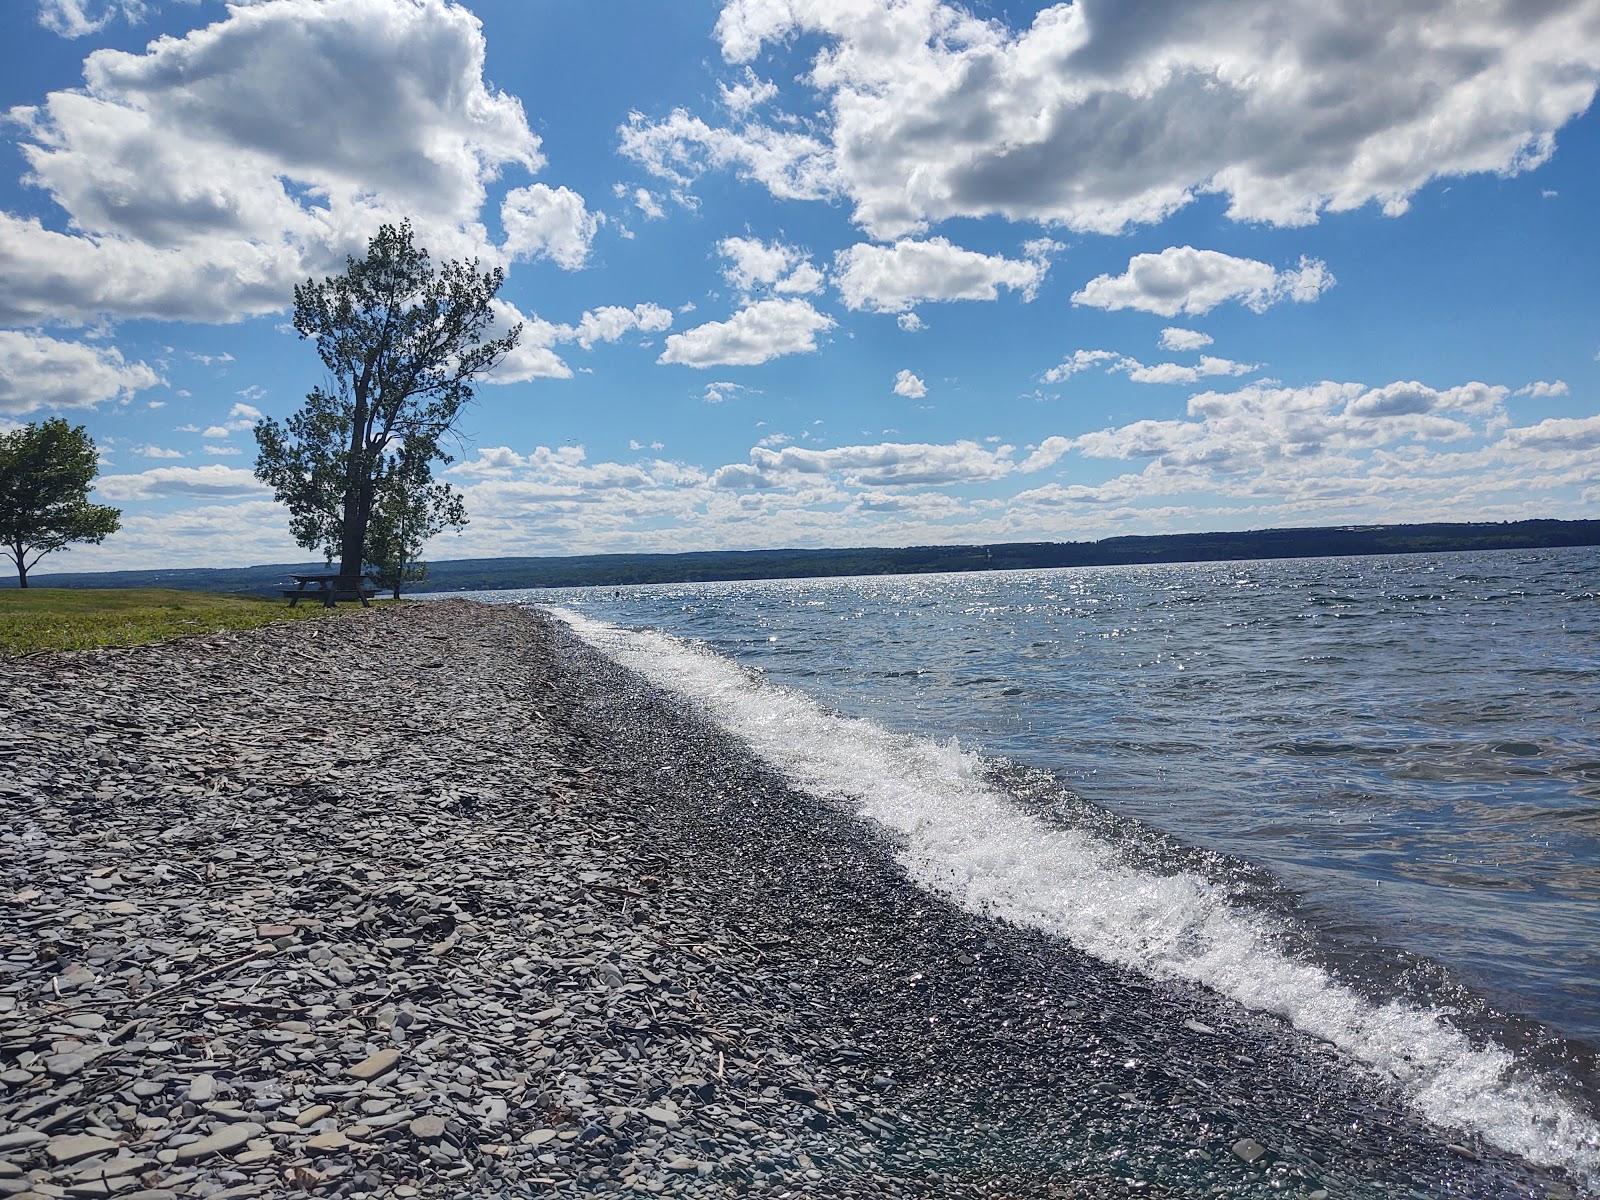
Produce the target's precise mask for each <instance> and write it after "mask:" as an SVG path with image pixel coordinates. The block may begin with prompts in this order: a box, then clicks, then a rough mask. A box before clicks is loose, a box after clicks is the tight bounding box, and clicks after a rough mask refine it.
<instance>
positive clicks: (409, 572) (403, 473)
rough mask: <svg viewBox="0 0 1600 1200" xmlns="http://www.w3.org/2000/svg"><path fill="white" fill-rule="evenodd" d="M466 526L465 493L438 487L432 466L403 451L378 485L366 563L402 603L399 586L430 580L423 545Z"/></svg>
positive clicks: (450, 488) (446, 484) (445, 485)
mask: <svg viewBox="0 0 1600 1200" xmlns="http://www.w3.org/2000/svg"><path fill="white" fill-rule="evenodd" d="M466 523H467V509H466V505H465V504H464V503H463V501H462V498H461V493H460V492H458V491H456V490H455V489H454V488H452V487H451V486H450V485H449V484H448V483H434V482H433V479H432V476H431V474H430V472H429V470H428V463H427V462H426V461H425V460H423V461H419V460H418V459H417V458H416V457H415V456H411V455H408V454H407V453H405V451H402V452H401V453H400V454H399V455H398V456H397V457H396V458H395V459H394V460H393V462H392V463H391V464H390V467H389V470H388V471H387V472H386V473H385V475H384V477H383V480H382V481H381V482H380V483H379V485H378V489H377V496H376V499H375V500H374V502H373V506H372V520H371V522H370V523H369V524H368V525H367V561H368V562H369V563H371V564H372V565H373V567H374V568H376V574H377V579H378V583H379V585H380V586H382V587H386V588H389V589H391V591H392V592H393V594H394V598H395V599H396V600H398V599H400V585H401V584H402V583H407V582H415V581H417V580H422V579H426V578H427V577H428V568H427V565H426V564H425V563H422V562H419V561H418V557H419V556H420V555H421V553H422V547H423V546H424V545H425V544H426V543H427V541H428V539H429V538H431V537H433V536H434V535H435V534H439V533H443V532H444V531H445V530H446V529H460V528H461V527H462V526H464V525H465V524H466Z"/></svg>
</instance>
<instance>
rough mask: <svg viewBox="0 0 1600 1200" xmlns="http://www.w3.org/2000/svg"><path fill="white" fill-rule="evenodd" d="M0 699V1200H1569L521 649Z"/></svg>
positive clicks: (504, 626)
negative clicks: (974, 902) (958, 900)
mask: <svg viewBox="0 0 1600 1200" xmlns="http://www.w3.org/2000/svg"><path fill="white" fill-rule="evenodd" d="M0 678H3V681H4V687H3V688H0V764H3V766H0V1197H6V1196H21V1197H29V1198H32V1197H69V1196H70V1197H100V1196H118V1197H124V1198H128V1200H167V1198H176V1197H257V1196H263V1197H265V1196H292V1195H318V1196H350V1197H384V1196H400V1197H412V1196H428V1197H433V1196H438V1197H486V1196H553V1197H554V1196H591V1195H611V1194H616V1195H628V1194H644V1195H671V1196H679V1195H682V1196H707V1197H711V1196H740V1195H751V1194H762V1195H772V1196H822V1197H835V1196H838V1197H854V1196H991V1197H1019V1198H1020V1197H1118V1196H1172V1197H1177V1196H1185V1197H1187V1196H1216V1197H1223V1196H1228V1197H1231V1196H1299V1197H1305V1198H1306V1200H1325V1198H1326V1197H1366V1196H1371V1197H1389V1196H1430V1197H1431V1196H1459V1197H1502V1196H1504V1197H1528V1198H1530V1200H1567V1198H1570V1197H1576V1196H1578V1195H1580V1194H1583V1193H1581V1192H1580V1191H1579V1185H1578V1181H1575V1180H1572V1179H1568V1178H1566V1177H1565V1176H1563V1175H1561V1174H1560V1173H1559V1172H1553V1171H1550V1170H1546V1169H1542V1168H1538V1167H1535V1166H1532V1165H1530V1164H1527V1163H1524V1162H1522V1161H1521V1160H1518V1159H1516V1158H1514V1157H1511V1156H1509V1155H1506V1154H1504V1153H1502V1152H1499V1151H1497V1150H1495V1149H1493V1148H1492V1147H1488V1146H1485V1145H1483V1144H1482V1143H1480V1142H1478V1141H1476V1140H1474V1139H1472V1138H1470V1137H1467V1136H1466V1135H1463V1134H1458V1133H1452V1132H1451V1131H1448V1130H1442V1129H1436V1128H1433V1127H1431V1126H1428V1125H1426V1124H1425V1123H1423V1122H1422V1121H1420V1120H1419V1119H1418V1118H1416V1117H1414V1116H1412V1115H1411V1114H1409V1113H1408V1112H1407V1111H1406V1110H1405V1108H1404V1107H1403V1106H1402V1105H1401V1104H1400V1102H1399V1100H1398V1098H1397V1097H1396V1096H1395V1095H1394V1094H1393V1093H1392V1092H1391V1091H1390V1090H1389V1089H1388V1088H1387V1087H1386V1085H1384V1084H1383V1083H1382V1082H1381V1081H1378V1080H1376V1079H1373V1078H1370V1077H1367V1076H1365V1075H1363V1074H1361V1073H1360V1072H1357V1071H1354V1070H1352V1069H1351V1068H1350V1067H1349V1066H1348V1064H1347V1063H1345V1062H1343V1061H1342V1060H1341V1058H1340V1056H1339V1055H1338V1053H1337V1052H1336V1051H1335V1050H1334V1049H1333V1048H1332V1047H1329V1046H1326V1045H1323V1044H1319V1043H1316V1042H1314V1041H1312V1040H1310V1039H1307V1038H1306V1037H1304V1036H1301V1035H1297V1034H1295V1033H1294V1031H1293V1030H1290V1029H1288V1028H1287V1027H1286V1026H1284V1025H1282V1024H1281V1023H1280V1022H1277V1021H1275V1020H1273V1019H1271V1018H1268V1017H1265V1016H1262V1015H1259V1014H1252V1013H1250V1012H1247V1011H1245V1010H1243V1009H1241V1008H1239V1007H1238V1006H1236V1005H1232V1004H1229V1003H1226V1002H1224V1001H1222V1000H1220V999H1218V998H1217V997H1215V996H1214V995H1212V994H1210V993H1208V992H1207V991H1205V990H1204V989H1202V988H1199V987H1197V986H1189V985H1177V984H1162V983H1157V982H1152V981H1150V980H1148V979H1145V978H1142V977H1139V976H1136V975H1134V974H1132V973H1131V972H1128V971H1126V970H1122V969H1119V968H1115V967H1112V966H1109V965H1106V964H1104V963H1100V962H1098V961H1096V960H1094V959H1092V958H1090V957H1088V956H1085V955H1083V954H1081V953H1079V952H1077V951H1075V950H1073V949H1072V948H1071V947H1070V946H1068V945H1066V944H1064V943H1062V942H1060V941H1058V940H1055V939H1052V938H1050V937H1048V936H1047V935H1045V934H1042V933H1039V932H1037V931H1029V930H1024V929H1019V928H1015V927H1012V926H1009V925H1006V924H1004V923H1001V922H998V921H994V920H990V919H986V918H984V917H982V916H978V915H974V914H971V913H966V912H963V911H960V910H959V909H957V908H955V907H953V906H952V905H950V904H948V903H947V902H945V901H943V900H941V899H940V898H938V897H937V896H934V895H932V894H930V893H928V892H927V891H925V890H923V889H921V888H919V887H918V886H916V885H915V884H914V883H913V882H911V880H910V879H909V878H908V877H907V875H906V873H905V871H904V870H903V868H902V867H901V866H900V864H899V863H898V862H897V860H896V857H895V845H894V843H893V840H892V839H891V838H888V837H886V836H884V835H883V834H882V833H881V832H880V831H877V830H874V829H872V828H869V827H867V826H866V825H865V824H863V823H862V822H861V821H860V820H859V819H857V818H855V817H853V816H852V815H850V814H847V813H844V812H841V811H838V810H837V809H836V808H834V807H832V806H829V805H827V804H825V803H823V802H821V801H819V800H816V799H815V798H813V797H810V796H808V795H806V794H804V793H801V792H797V791H795V790H794V789H792V788H790V787H789V786H787V785H786V784H785V783H784V782H783V781H782V780H781V779H779V778H777V777H776V776H775V775H774V774H773V773H772V772H771V771H770V770H769V769H768V768H766V767H765V766H764V765H763V764H762V763H761V762H760V761H759V760H758V759H756V758H754V757H753V756H752V755H751V754H750V753H749V752H748V751H747V749H746V748H745V747H743V746H742V745H740V744H739V743H738V742H737V740H736V739H733V738H731V737H729V736H727V735H725V734H722V733H719V732H718V731H717V730H715V729H714V728H712V727H710V726H709V725H708V724H707V723H705V722H704V721H702V720H701V719H700V718H699V717H698V716H697V715H696V714H695V713H694V712H693V711H692V710H690V709H688V708H686V707H685V706H683V705H682V704H680V703H675V702H674V701H672V700H670V699H669V698H667V697H665V696H663V695H661V694H659V693H658V692H656V691H654V690H653V689H651V688H650V687H649V686H648V685H646V684H645V683H644V682H643V681H642V680H640V679H638V678H637V677H635V676H632V675H630V674H629V673H628V672H627V671H625V670H623V669H622V668H619V667H617V666H615V665H614V664H612V663H610V662H609V661H607V660H605V659H604V658H602V657H600V656H599V655H598V654H596V653H595V652H593V651H592V650H589V649H588V648H587V647H585V646H584V645H583V644H581V643H580V642H579V641H578V640H577V639H576V638H575V637H574V636H573V635H572V634H571V633H570V632H569V631H567V630H566V628H565V627H564V626H561V625H560V624H559V623H557V622H555V621H553V620H552V619H551V618H549V617H547V616H545V615H543V614H541V613H539V612H537V611H533V610H528V609H519V608H513V607H508V606H488V605H482V604H474V603H470V602H467V601H454V600H452V601H441V602H434V603H426V604H407V605H397V606H393V607H382V606H380V607H378V608H375V609H373V610H371V611H363V612H355V613H349V614H344V613H341V614H339V615H338V616H337V617H335V618H332V619H327V620H318V621H307V622H294V623H289V624H284V625H276V626H269V627H266V628H262V629H257V630H251V631H248V632H243V633H227V634H217V635H211V636H207V637H202V638H194V639H187V640H182V641H177V642H169V643H166V644H162V645H156V646H145V647H138V648H134V649H129V650H116V651H92V652H83V653H76V654H67V655H46V656H36V657H32V658H26V659H16V660H9V661H5V662H0Z"/></svg>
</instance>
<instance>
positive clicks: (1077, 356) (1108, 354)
mask: <svg viewBox="0 0 1600 1200" xmlns="http://www.w3.org/2000/svg"><path fill="white" fill-rule="evenodd" d="M1125 361H1131V360H1128V359H1124V357H1123V356H1122V355H1120V354H1118V353H1117V352H1116V351H1115V350H1074V351H1073V352H1072V354H1071V355H1069V356H1068V357H1067V358H1064V359H1062V360H1061V361H1060V362H1059V363H1057V364H1056V365H1055V366H1053V367H1051V368H1050V369H1049V370H1048V371H1046V372H1045V373H1044V376H1043V378H1044V381H1045V382H1046V383H1064V382H1066V381H1067V380H1068V379H1071V378H1072V377H1073V376H1074V375H1076V374H1078V372H1080V371H1087V370H1089V369H1090V368H1091V367H1099V366H1104V365H1106V364H1107V363H1109V364H1112V365H1113V366H1115V365H1116V364H1118V363H1121V362H1125Z"/></svg>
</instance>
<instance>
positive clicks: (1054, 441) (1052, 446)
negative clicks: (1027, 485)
mask: <svg viewBox="0 0 1600 1200" xmlns="http://www.w3.org/2000/svg"><path fill="white" fill-rule="evenodd" d="M1071 449H1072V439H1071V438H1065V437H1061V436H1059V435H1056V434H1052V435H1051V436H1050V437H1047V438H1045V439H1044V441H1042V442H1040V443H1039V444H1038V445H1037V446H1035V447H1033V449H1032V451H1031V452H1030V453H1029V454H1028V457H1027V458H1025V459H1023V460H1022V463H1021V465H1019V466H1018V467H1017V470H1019V471H1021V472H1022V473H1023V474H1030V473H1032V472H1034V471H1042V470H1044V469H1045V468H1046V467H1052V466H1054V465H1055V464H1056V463H1057V462H1059V461H1060V459H1061V456H1062V455H1064V454H1066V453H1067V451H1069V450H1071Z"/></svg>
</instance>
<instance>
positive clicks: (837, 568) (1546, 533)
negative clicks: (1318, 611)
mask: <svg viewBox="0 0 1600 1200" xmlns="http://www.w3.org/2000/svg"><path fill="white" fill-rule="evenodd" d="M1596 545H1600V521H1508V522H1503V523H1489V522H1474V523H1465V524H1442V523H1441V524H1430V525H1361V526H1338V527H1330V528H1312V529H1260V530H1251V531H1248V532H1243V533H1173V534H1159V535H1152V536H1142V537H1114V538H1105V539H1104V540H1102V541H1098V542H1007V543H1003V544H999V545H992V546H906V547H901V548H898V549H880V548H876V547H861V548H856V549H843V550H740V551H732V550H713V551H705V552H701V553H693V554H581V555H573V556H570V557H563V558H462V559H450V560H446V561H443V562H436V563H431V564H429V577H428V579H427V581H426V582H425V583H422V584H419V585H416V586H415V587H413V588H411V589H410V590H412V591H426V592H441V591H452V592H453V591H481V590H487V589H491V588H535V587H584V586H589V585H602V586H613V587H614V586H621V585H624V584H638V583H695V582H706V581H712V580H730V579H808V578H817V577H822V576H834V575H894V574H917V573H929V572H935V571H994V570H1009V569H1015V568H1040V567H1083V566H1111V565H1118V564H1133V563H1160V562H1219V561H1226V560H1237V559H1252V558H1319V557H1324V556H1337V555H1345V554H1412V553H1422V552H1428V551H1433V552H1437V551H1442V550H1510V549H1532V548H1538V547H1549V546H1596ZM320 569H326V568H324V567H323V566H322V564H321V563H299V564H296V563H277V564H273V565H270V566H261V567H217V568H209V567H200V568H191V569H185V570H172V571H92V572H64V573H60V574H54V575H35V576H33V577H32V582H33V583H34V584H35V585H36V586H38V587H172V588H190V589H194V590H198V591H214V592H275V591H277V590H278V589H279V588H282V587H284V586H286V585H287V582H288V581H287V577H288V575H289V573H290V572H291V571H314V570H320ZM3 583H4V586H7V587H15V586H16V580H15V579H6V580H4V581H3Z"/></svg>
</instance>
